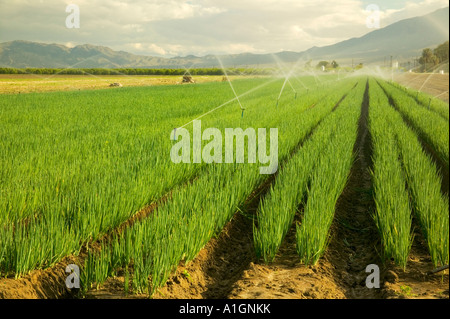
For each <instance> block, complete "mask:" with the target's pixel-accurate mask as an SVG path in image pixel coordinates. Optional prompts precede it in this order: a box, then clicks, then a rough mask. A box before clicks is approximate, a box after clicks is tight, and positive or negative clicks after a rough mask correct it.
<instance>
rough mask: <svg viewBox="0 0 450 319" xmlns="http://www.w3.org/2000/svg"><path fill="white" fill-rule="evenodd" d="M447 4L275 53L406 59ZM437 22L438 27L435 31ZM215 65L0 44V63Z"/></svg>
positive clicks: (101, 50) (441, 18) (230, 62)
mask: <svg viewBox="0 0 450 319" xmlns="http://www.w3.org/2000/svg"><path fill="white" fill-rule="evenodd" d="M448 25H449V8H448V7H447V8H444V9H440V10H437V11H435V12H433V13H430V14H428V15H425V16H421V17H415V18H410V19H405V20H401V21H399V22H396V23H393V24H391V25H389V26H387V27H385V28H381V29H378V30H374V31H372V32H370V33H368V34H366V35H364V36H362V37H359V38H352V39H349V40H345V41H342V42H339V43H336V44H333V45H329V46H324V47H312V48H310V49H308V50H306V51H304V52H288V51H285V52H279V53H276V54H275V55H276V56H277V57H278V58H279V59H280V60H282V61H284V62H295V61H297V60H299V59H300V58H303V59H304V60H309V59H313V60H320V59H325V60H331V59H352V58H355V59H358V62H361V61H364V63H370V62H374V61H382V60H383V59H384V58H385V57H388V56H391V55H392V56H394V57H395V58H396V59H405V58H410V57H416V56H418V55H420V53H421V51H422V49H423V48H425V47H435V46H436V45H438V44H440V43H442V42H445V41H447V40H448V38H449V31H448ZM436 26H442V28H441V27H440V30H439V32H436ZM220 58H221V60H222V61H223V63H224V64H225V65H227V66H235V67H238V66H264V65H268V64H274V62H275V61H274V57H273V56H272V54H252V53H242V54H233V55H223V56H220ZM191 65H193V67H217V66H219V63H218V61H217V59H216V57H215V56H213V55H207V56H204V57H197V56H193V55H190V56H186V57H175V58H161V57H153V56H143V55H135V54H132V53H128V52H124V51H114V50H112V49H110V48H108V47H105V46H96V45H92V44H84V45H78V46H75V47H73V48H69V47H66V46H64V45H61V44H46V43H37V42H30V41H11V42H5V43H0V67H17V68H26V67H45V68H67V67H74V68H117V67H122V68H135V67H136V68H137V67H139V68H180V67H189V66H191Z"/></svg>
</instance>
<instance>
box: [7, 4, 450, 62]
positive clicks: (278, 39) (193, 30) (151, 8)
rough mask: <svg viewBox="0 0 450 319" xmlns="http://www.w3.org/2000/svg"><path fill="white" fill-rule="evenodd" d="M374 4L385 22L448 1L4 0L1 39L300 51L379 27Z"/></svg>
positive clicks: (198, 51)
mask: <svg viewBox="0 0 450 319" xmlns="http://www.w3.org/2000/svg"><path fill="white" fill-rule="evenodd" d="M68 5H76V6H77V7H78V8H79V22H80V23H79V27H72V28H68V27H67V24H66V20H67V19H68V17H69V20H70V21H72V22H74V21H75V20H74V19H73V17H74V16H73V14H74V11H69V12H66V8H67V6H68ZM369 5H371V7H373V5H376V6H377V7H378V8H379V26H380V27H385V26H387V25H389V24H392V23H394V22H396V21H399V20H402V19H406V18H411V17H415V16H420V15H425V14H427V13H430V12H433V11H435V10H437V9H440V8H443V7H447V6H449V1H448V0H390V1H389V0H379V1H378V0H337V1H329V0H221V1H218V0H164V1H163V0H108V1H105V0H0V42H6V41H13V40H27V41H36V42H45V43H59V44H64V45H67V46H70V47H73V46H75V45H79V44H94V45H103V46H107V47H110V48H112V49H114V50H123V51H127V52H131V53H134V54H139V55H152V56H163V57H174V56H187V55H191V54H192V55H197V56H204V55H207V54H237V53H245V52H250V53H272V52H280V51H297V52H300V51H304V50H307V49H309V48H311V47H313V46H319V47H320V46H325V45H330V44H334V43H337V42H340V41H343V40H346V39H349V38H352V37H360V36H363V35H364V34H366V33H368V32H371V31H373V30H375V29H374V28H369V27H368V25H367V19H368V18H369V19H370V20H369V21H374V20H373V17H374V16H375V12H374V11H372V10H367V9H368V6H369ZM371 7H369V8H371ZM71 26H73V23H72V25H71ZM372 27H373V25H372Z"/></svg>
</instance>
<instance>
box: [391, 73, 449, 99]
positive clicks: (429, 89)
mask: <svg viewBox="0 0 450 319" xmlns="http://www.w3.org/2000/svg"><path fill="white" fill-rule="evenodd" d="M448 76H449V75H448V73H446V74H439V73H426V74H423V73H402V74H399V75H396V76H395V81H396V82H398V83H400V84H401V85H403V86H406V87H409V88H412V89H414V90H421V91H423V92H426V93H428V94H430V95H432V96H438V97H439V98H440V99H441V100H443V101H445V102H447V103H448V86H449V77H448Z"/></svg>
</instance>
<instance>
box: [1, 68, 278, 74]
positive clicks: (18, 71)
mask: <svg viewBox="0 0 450 319" xmlns="http://www.w3.org/2000/svg"><path fill="white" fill-rule="evenodd" d="M272 72H273V69H270V68H264V69H260V68H258V69H253V68H232V69H227V73H228V74H229V75H269V74H271V73H272ZM0 74H38V75H39V74H44V75H53V74H62V75H89V74H92V75H185V74H188V75H189V74H190V75H225V73H224V71H223V70H222V69H220V68H198V69H192V70H189V71H186V70H185V69H136V68H117V69H105V68H90V69H88V68H67V69H58V68H4V67H3V68H0Z"/></svg>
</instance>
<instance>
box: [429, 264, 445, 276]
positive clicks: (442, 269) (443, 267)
mask: <svg viewBox="0 0 450 319" xmlns="http://www.w3.org/2000/svg"><path fill="white" fill-rule="evenodd" d="M446 269H448V265H445V266H442V267H439V268H436V269H434V270H431V271H429V272H427V275H432V274H437V273H438V272H441V271H444V270H446Z"/></svg>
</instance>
